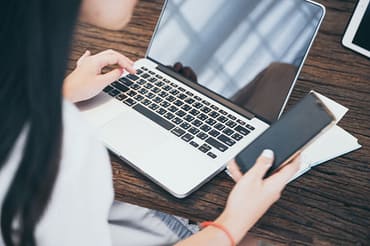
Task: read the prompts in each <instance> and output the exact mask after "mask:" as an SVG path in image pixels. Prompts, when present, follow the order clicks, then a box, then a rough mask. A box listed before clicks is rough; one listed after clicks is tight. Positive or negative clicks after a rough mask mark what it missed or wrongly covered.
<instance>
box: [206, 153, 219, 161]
mask: <svg viewBox="0 0 370 246" xmlns="http://www.w3.org/2000/svg"><path fill="white" fill-rule="evenodd" d="M207 155H208V156H209V157H211V158H212V159H216V158H217V155H215V154H213V153H212V152H208V153H207Z"/></svg>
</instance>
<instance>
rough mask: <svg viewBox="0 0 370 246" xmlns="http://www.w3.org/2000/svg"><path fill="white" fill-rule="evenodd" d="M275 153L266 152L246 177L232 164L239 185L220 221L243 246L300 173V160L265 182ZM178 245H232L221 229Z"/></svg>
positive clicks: (206, 231)
mask: <svg viewBox="0 0 370 246" xmlns="http://www.w3.org/2000/svg"><path fill="white" fill-rule="evenodd" d="M272 161H273V152H272V151H270V150H265V151H264V152H263V153H262V155H261V156H260V157H259V158H258V160H257V162H256V164H255V165H254V166H253V168H252V169H250V170H249V171H248V172H247V173H246V174H245V175H244V176H242V175H241V173H240V171H239V168H238V167H237V165H236V163H235V161H231V162H230V163H229V169H230V172H231V173H232V176H233V178H234V179H235V180H236V181H237V183H236V185H235V187H234V188H233V190H232V191H231V193H230V195H229V198H228V200H227V203H226V207H225V210H224V211H223V213H222V214H221V215H220V216H219V217H218V218H217V219H216V221H215V222H216V223H217V224H220V225H222V226H224V227H225V228H227V230H228V231H229V232H230V234H231V235H232V237H233V239H234V240H235V242H236V243H239V242H240V241H241V240H242V239H243V237H244V236H245V235H246V233H247V232H248V231H249V230H250V229H251V228H252V226H253V225H254V224H255V223H256V222H257V221H258V219H259V218H260V217H262V215H263V214H264V213H265V212H266V211H267V210H268V208H269V207H270V206H271V205H272V204H273V203H275V202H276V201H277V200H278V199H279V198H280V194H281V192H282V191H283V189H284V187H285V186H286V184H287V183H288V182H289V180H290V179H291V178H292V177H293V175H294V174H295V173H296V172H297V171H298V169H299V164H300V161H299V158H296V159H294V160H293V161H292V162H291V163H289V164H288V165H286V166H285V167H283V168H282V169H280V170H279V171H278V172H276V173H275V174H273V175H272V176H270V177H268V178H266V179H263V177H264V175H265V174H266V172H267V170H268V169H269V168H270V167H271V165H272ZM178 245H179V246H180V245H181V246H182V245H213V246H217V245H222V246H224V245H231V241H230V239H229V238H228V237H227V235H226V233H225V232H223V231H222V230H221V229H218V228H215V227H211V226H209V227H207V228H205V229H203V230H202V231H200V232H199V233H197V234H195V235H193V236H191V237H189V238H188V239H186V240H184V241H182V242H179V243H178Z"/></svg>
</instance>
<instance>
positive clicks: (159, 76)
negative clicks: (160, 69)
mask: <svg viewBox="0 0 370 246" xmlns="http://www.w3.org/2000/svg"><path fill="white" fill-rule="evenodd" d="M155 77H156V78H157V79H163V77H162V76H161V75H159V74H157V75H156V76H155Z"/></svg>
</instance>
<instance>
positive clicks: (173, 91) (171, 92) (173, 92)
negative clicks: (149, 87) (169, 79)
mask: <svg viewBox="0 0 370 246" xmlns="http://www.w3.org/2000/svg"><path fill="white" fill-rule="evenodd" d="M170 94H172V95H174V96H176V95H177V94H179V91H178V90H176V89H172V90H171V91H170Z"/></svg>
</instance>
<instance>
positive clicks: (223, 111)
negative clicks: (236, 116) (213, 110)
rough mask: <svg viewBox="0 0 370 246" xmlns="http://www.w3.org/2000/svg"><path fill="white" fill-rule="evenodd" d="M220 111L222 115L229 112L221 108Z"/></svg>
mask: <svg viewBox="0 0 370 246" xmlns="http://www.w3.org/2000/svg"><path fill="white" fill-rule="evenodd" d="M218 112H220V114H222V115H227V112H226V111H225V110H222V109H221V110H220V111H218Z"/></svg>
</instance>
